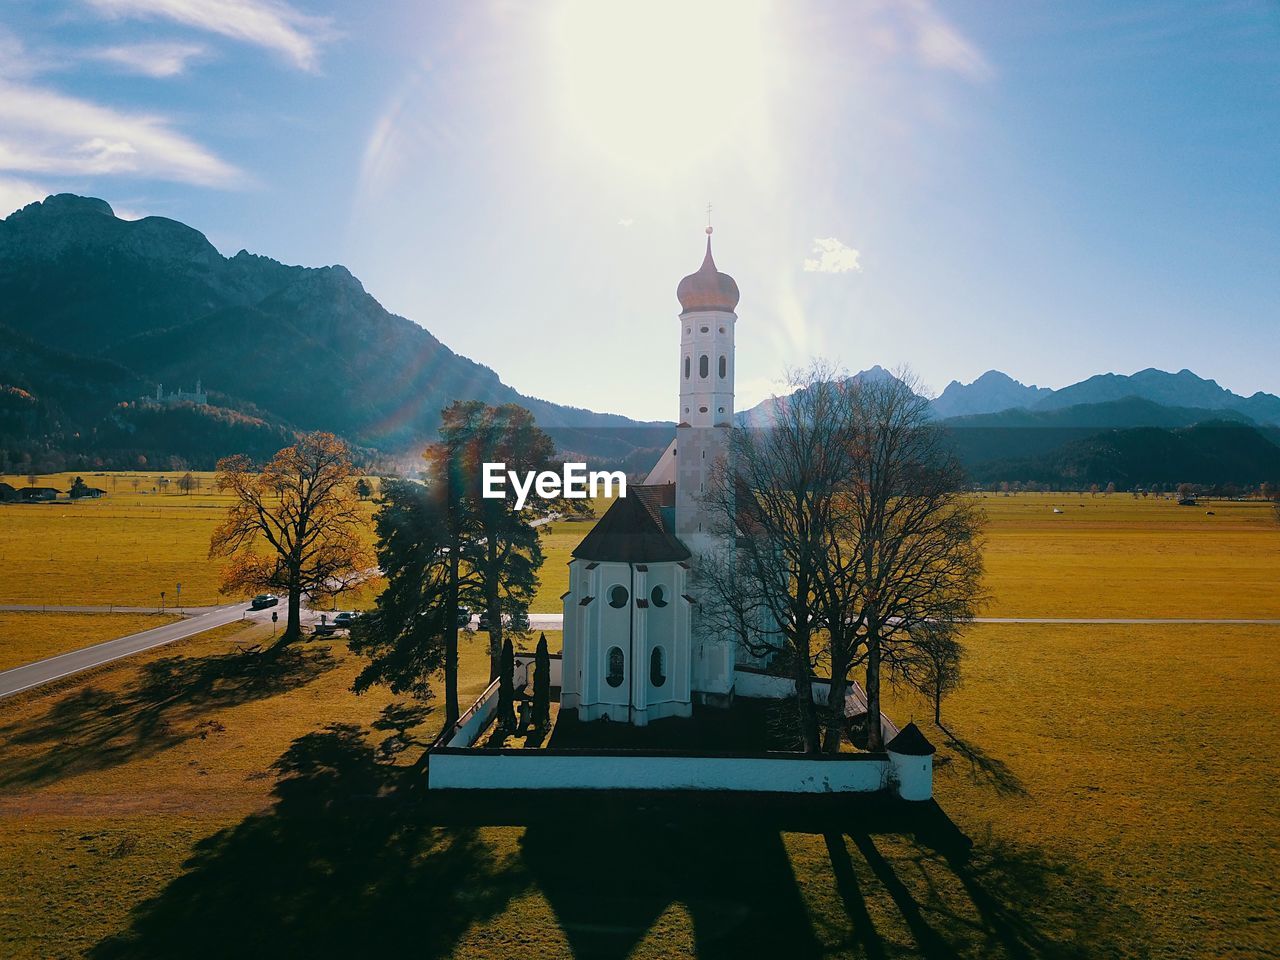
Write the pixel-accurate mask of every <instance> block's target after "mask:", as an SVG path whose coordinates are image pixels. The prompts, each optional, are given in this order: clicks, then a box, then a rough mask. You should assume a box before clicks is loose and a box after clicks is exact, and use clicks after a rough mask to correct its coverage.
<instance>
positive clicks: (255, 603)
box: [249, 593, 280, 610]
mask: <svg viewBox="0 0 1280 960" xmlns="http://www.w3.org/2000/svg"><path fill="white" fill-rule="evenodd" d="M279 602H280V598H279V597H277V596H276V595H275V594H274V593H260V594H258V595H257V596H256V597H254V598H253V599H252V600H250V601H249V609H250V610H265V609H267V607H274V606H275V605H276V604H277V603H279Z"/></svg>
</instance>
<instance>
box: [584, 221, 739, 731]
mask: <svg viewBox="0 0 1280 960" xmlns="http://www.w3.org/2000/svg"><path fill="white" fill-rule="evenodd" d="M676 296H677V298H678V299H679V300H680V307H681V312H680V318H679V319H680V331H681V332H680V359H679V380H680V410H679V417H678V424H679V425H678V427H677V430H676V439H675V440H674V441H672V443H671V445H670V446H669V447H668V448H667V450H666V452H665V453H664V454H663V455H662V457H661V459H660V460H659V461H658V463H657V465H656V466H655V467H654V469H653V470H652V472H650V474H649V476H648V477H647V478H646V481H645V483H644V485H642V486H631V487H629V488H628V491H627V496H626V497H622V498H619V499H617V500H615V501H614V502H613V503H612V505H611V506H610V507H609V509H608V511H607V512H606V513H605V515H604V516H603V517H602V518H601V519H600V521H599V523H597V524H596V526H595V528H594V529H593V530H592V531H591V532H590V533H589V534H587V536H586V538H585V539H584V540H583V541H582V543H581V544H579V545H578V547H577V549H576V550H574V551H573V560H572V561H571V562H570V564H569V591H568V592H567V593H566V594H565V595H564V597H563V598H562V599H563V601H564V663H563V674H562V689H561V694H560V709H561V710H562V711H567V710H573V711H576V712H577V717H578V719H579V720H584V721H590V720H599V719H602V718H606V717H607V718H608V719H609V720H612V721H617V722H620V723H630V724H634V725H636V726H643V725H645V724H647V723H648V722H649V721H650V720H657V719H661V718H663V717H687V716H691V715H692V713H693V706H694V704H695V703H707V704H719V705H727V704H728V702H729V701H730V699H731V698H732V695H733V691H734V666H735V661H736V656H737V655H738V654H739V653H745V651H738V650H736V649H735V648H736V647H737V643H736V641H734V640H733V639H732V638H724V637H720V636H717V635H716V634H715V632H714V631H713V630H711V629H710V628H709V625H708V624H707V622H706V620H705V618H700V617H699V611H698V597H697V596H696V595H695V594H694V592H693V587H692V585H691V584H692V576H691V574H692V571H693V566H694V565H696V564H697V563H698V558H699V557H700V556H706V555H708V554H709V553H711V552H713V551H715V552H721V551H731V550H732V549H733V542H732V538H731V537H728V536H724V535H719V534H716V533H714V532H713V528H715V527H717V526H719V525H718V524H716V523H715V522H714V519H713V517H712V516H710V514H709V512H708V508H707V506H706V505H705V504H704V503H703V502H702V500H701V495H702V494H703V493H704V491H705V490H706V488H707V482H708V480H709V479H710V474H711V470H712V468H713V466H714V464H715V463H716V461H717V460H718V459H720V458H722V457H723V455H724V454H725V452H726V450H727V448H728V440H729V431H730V430H731V429H733V426H732V425H733V369H734V356H733V349H734V327H735V326H736V324H737V322H738V316H737V314H736V313H735V312H734V311H735V310H736V309H737V306H738V285H737V284H736V283H735V282H734V280H733V277H731V276H729V275H728V274H726V273H721V272H720V271H719V270H717V269H716V263H715V260H714V259H713V258H712V256H711V227H707V254H706V257H705V258H704V259H703V261H702V266H701V267H700V268H699V269H698V271H697V272H696V273H691V274H690V275H689V276H687V277H685V278H684V279H683V280H681V281H680V285H679V286H678V287H677V288H676Z"/></svg>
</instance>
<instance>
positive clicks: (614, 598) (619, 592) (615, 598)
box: [609, 583, 629, 610]
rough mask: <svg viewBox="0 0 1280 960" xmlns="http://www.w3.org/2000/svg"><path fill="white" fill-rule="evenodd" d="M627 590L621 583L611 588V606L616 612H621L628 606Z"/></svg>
mask: <svg viewBox="0 0 1280 960" xmlns="http://www.w3.org/2000/svg"><path fill="white" fill-rule="evenodd" d="M628 596H629V594H628V593H627V588H626V587H624V586H623V585H622V584H620V583H615V584H614V585H613V586H612V587H610V588H609V606H611V607H613V608H614V609H615V610H621V609H622V608H623V607H625V606H626V605H627V598H628Z"/></svg>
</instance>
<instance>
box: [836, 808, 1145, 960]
mask: <svg viewBox="0 0 1280 960" xmlns="http://www.w3.org/2000/svg"><path fill="white" fill-rule="evenodd" d="M913 808H915V809H913ZM908 810H909V811H910V813H909V814H908V816H909V820H905V821H904V820H903V818H902V817H901V816H889V817H887V818H883V819H881V818H875V817H873V818H869V819H868V818H863V819H862V820H861V822H860V823H859V824H858V826H857V827H856V828H854V829H846V830H845V831H844V833H843V834H832V833H829V834H828V835H827V837H826V840H827V849H828V852H829V854H830V856H831V864H832V870H833V872H834V875H835V877H836V882H837V889H838V891H839V893H840V895H841V899H842V901H843V903H844V907H845V912H846V914H847V915H848V917H849V920H850V923H851V924H852V926H853V929H854V936H855V938H856V939H857V940H858V941H859V943H860V944H861V946H862V948H863V952H864V953H865V955H866V956H868V957H873V958H874V957H884V956H886V947H887V945H886V944H885V943H884V942H883V940H882V939H881V938H880V936H879V935H878V934H877V932H876V930H875V927H874V925H873V924H872V921H871V915H870V911H869V909H868V907H867V898H868V897H876V896H878V895H879V894H880V891H883V894H884V895H885V896H887V898H888V900H889V901H890V902H891V903H892V904H893V907H894V910H895V911H896V913H897V914H898V915H899V916H900V917H901V918H902V921H903V924H904V925H905V926H906V928H907V930H908V931H909V932H910V935H911V939H912V941H913V942H914V948H913V952H914V954H915V955H919V956H922V957H926V958H930V960H951V958H956V957H962V956H963V957H968V956H983V957H1006V958H1012V960H1084V958H1087V957H1097V956H1146V955H1147V953H1148V949H1147V947H1146V942H1147V940H1146V937H1145V936H1144V934H1143V931H1144V924H1143V921H1142V919H1141V917H1140V916H1139V915H1138V914H1137V912H1136V911H1134V910H1132V909H1131V908H1129V907H1126V906H1124V905H1123V904H1122V901H1121V899H1120V898H1119V897H1118V895H1117V893H1116V891H1115V890H1112V889H1109V888H1108V887H1107V885H1106V884H1105V883H1104V882H1103V880H1102V878H1101V877H1100V876H1099V875H1098V874H1096V873H1095V872H1094V871H1091V870H1090V869H1088V868H1087V867H1086V866H1085V865H1083V864H1082V863H1079V862H1075V861H1073V860H1071V859H1070V858H1068V857H1065V856H1053V855H1050V854H1049V853H1046V852H1045V851H1043V850H1041V849H1039V848H1037V847H1035V846H1032V845H1030V844H1018V843H1010V842H1007V841H1001V840H996V839H993V838H992V836H991V835H990V834H989V833H988V835H987V836H985V837H984V838H982V839H980V840H979V841H977V842H972V841H970V840H969V838H968V837H966V836H965V835H964V834H963V833H961V831H960V830H959V829H958V828H957V827H956V826H955V825H954V824H953V823H952V822H951V820H950V818H949V817H947V815H946V814H945V813H944V812H943V811H942V810H941V808H939V807H938V806H937V804H936V803H933V802H930V803H928V804H919V805H912V808H908ZM890 834H893V835H897V836H899V837H901V838H902V839H903V841H904V842H903V843H901V844H898V843H892V847H893V849H892V850H891V851H890V852H886V849H887V848H888V846H890V844H889V843H886V840H885V838H886V836H888V835H890ZM846 841H849V842H852V844H853V846H854V848H855V849H856V850H857V852H858V854H859V855H860V856H859V859H860V861H861V863H863V864H865V873H866V875H867V876H866V877H865V879H859V876H858V873H859V871H858V870H857V869H855V860H854V858H851V857H850V854H849V847H848V844H847V842H846ZM899 951H900V948H895V950H894V951H893V952H899Z"/></svg>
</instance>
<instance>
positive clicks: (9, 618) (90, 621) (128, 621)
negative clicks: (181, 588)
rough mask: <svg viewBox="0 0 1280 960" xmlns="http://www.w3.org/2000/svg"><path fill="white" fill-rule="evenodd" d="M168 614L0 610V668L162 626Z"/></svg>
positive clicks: (170, 620) (18, 665)
mask: <svg viewBox="0 0 1280 960" xmlns="http://www.w3.org/2000/svg"><path fill="white" fill-rule="evenodd" d="M177 619H178V618H177V617H176V616H170V615H168V614H165V615H161V614H138V613H6V612H0V670H8V669H10V668H12V667H20V666H22V665H23V664H24V663H31V662H33V661H35V660H43V659H44V658H45V657H55V656H57V655H58V654H60V653H67V652H68V651H70V650H78V649H79V648H81V647H88V646H92V645H93V644H95V643H102V642H103V641H104V640H114V639H115V638H116V637H123V636H126V635H128V634H130V633H138V632H140V631H142V630H150V629H151V628H152V627H161V626H164V625H165V624H166V623H172V622H173V621H174V620H177Z"/></svg>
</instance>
